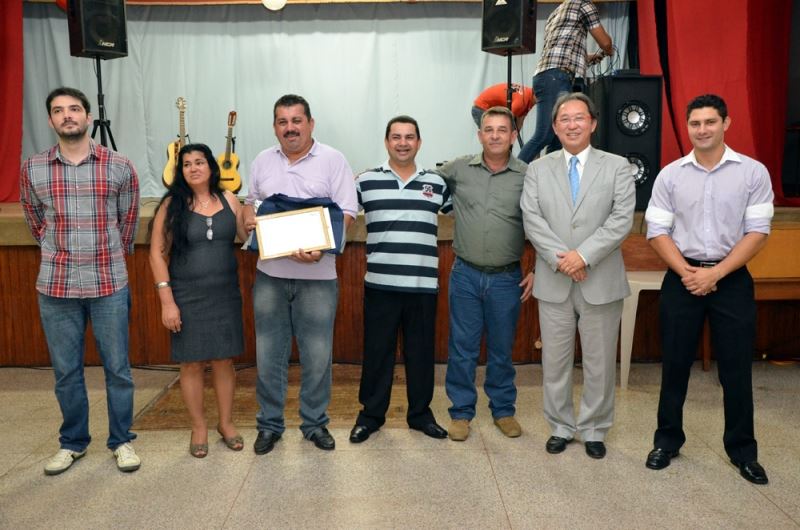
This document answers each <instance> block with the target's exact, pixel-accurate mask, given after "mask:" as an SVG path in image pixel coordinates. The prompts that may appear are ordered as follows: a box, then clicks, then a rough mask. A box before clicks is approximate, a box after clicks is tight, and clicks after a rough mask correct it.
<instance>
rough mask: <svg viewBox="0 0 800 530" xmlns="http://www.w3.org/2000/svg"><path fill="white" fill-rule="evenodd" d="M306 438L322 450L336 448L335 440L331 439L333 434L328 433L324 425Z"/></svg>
mask: <svg viewBox="0 0 800 530" xmlns="http://www.w3.org/2000/svg"><path fill="white" fill-rule="evenodd" d="M308 439H309V440H311V441H312V442H314V445H316V446H317V448H318V449H322V450H323V451H332V450H333V449H335V448H336V440H334V439H333V436H331V433H329V432H328V429H326V428H325V427H323V428H321V429H317V430H316V431H314V432H313V433H311V436H309V437H308ZM365 440H366V438H365Z"/></svg>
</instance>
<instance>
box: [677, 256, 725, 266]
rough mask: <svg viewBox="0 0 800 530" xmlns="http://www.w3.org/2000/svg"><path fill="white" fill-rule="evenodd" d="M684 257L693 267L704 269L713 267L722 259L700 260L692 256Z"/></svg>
mask: <svg viewBox="0 0 800 530" xmlns="http://www.w3.org/2000/svg"><path fill="white" fill-rule="evenodd" d="M683 259H685V260H686V263H688V264H689V265H691V266H692V267H702V268H704V269H710V268H711V267H713V266H714V265H716V264H717V263H719V262H720V261H721V260H716V261H700V260H696V259H692V258H687V257H686V256H684V257H683Z"/></svg>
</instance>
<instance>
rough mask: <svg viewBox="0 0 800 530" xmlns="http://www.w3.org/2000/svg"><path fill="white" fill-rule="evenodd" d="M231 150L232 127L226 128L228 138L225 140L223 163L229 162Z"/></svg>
mask: <svg viewBox="0 0 800 530" xmlns="http://www.w3.org/2000/svg"><path fill="white" fill-rule="evenodd" d="M232 150H233V127H231V126H229V127H228V137H227V138H226V139H225V162H230V161H231V151H232Z"/></svg>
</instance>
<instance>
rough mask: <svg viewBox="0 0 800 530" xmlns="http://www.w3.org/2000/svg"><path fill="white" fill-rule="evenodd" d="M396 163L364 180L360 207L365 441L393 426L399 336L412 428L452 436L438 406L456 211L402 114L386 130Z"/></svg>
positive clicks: (354, 434)
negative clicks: (436, 359)
mask: <svg viewBox="0 0 800 530" xmlns="http://www.w3.org/2000/svg"><path fill="white" fill-rule="evenodd" d="M384 143H385V145H386V150H387V151H388V153H389V160H388V161H387V162H385V163H384V164H383V165H382V166H380V167H378V168H375V169H371V170H369V171H366V172H364V173H362V174H361V175H359V177H358V179H357V181H356V188H357V190H358V203H359V205H360V206H361V207H362V208H363V209H364V214H365V218H366V225H367V274H366V276H365V278H364V361H363V365H362V371H361V387H360V389H359V393H358V398H359V401H360V402H361V404H362V405H363V409H362V410H361V412H359V414H358V418H357V419H356V424H355V426H354V427H353V430H352V431H351V432H350V441H351V442H352V443H361V442H363V441H365V440H366V439H367V438H369V436H370V434H372V433H373V432H375V431H377V430H378V429H379V428H380V427H381V425H383V424H384V422H385V421H386V410H387V409H388V408H389V398H390V395H391V392H392V378H393V375H394V360H395V351H396V349H397V331H398V328H402V331H403V357H404V359H405V365H406V381H407V394H408V414H407V418H406V419H407V421H408V426H409V427H410V428H412V429H415V430H418V431H422V432H423V433H424V434H426V435H428V436H430V437H432V438H445V437H447V431H445V430H444V429H443V428H442V427H440V426H439V424H437V423H436V420H435V418H434V416H433V412H432V411H431V408H430V403H431V399H432V398H433V353H434V352H433V349H434V348H433V347H434V338H435V330H436V298H437V291H438V278H439V257H438V243H437V220H438V213H439V211H440V210H441V211H448V210H450V208H451V204H450V192H449V191H448V189H447V186H446V184H445V183H444V180H443V179H442V177H441V176H439V175H438V174H437V173H434V172H432V171H427V170H425V169H419V168H418V167H417V165H416V162H415V157H416V155H417V151H419V148H420V146H421V145H422V139H421V138H420V134H419V125H418V124H417V122H416V120H414V119H413V118H411V117H409V116H397V117H395V118H392V119H391V120H389V123H388V124H387V125H386V136H385V139H384Z"/></svg>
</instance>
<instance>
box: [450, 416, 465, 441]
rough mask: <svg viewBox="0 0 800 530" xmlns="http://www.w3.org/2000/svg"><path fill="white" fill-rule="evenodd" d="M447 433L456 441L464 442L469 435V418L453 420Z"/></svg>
mask: <svg viewBox="0 0 800 530" xmlns="http://www.w3.org/2000/svg"><path fill="white" fill-rule="evenodd" d="M447 435H448V436H450V439H451V440H453V441H454V442H463V441H464V440H466V439H467V436H469V420H451V421H450V428H449V429H447Z"/></svg>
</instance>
